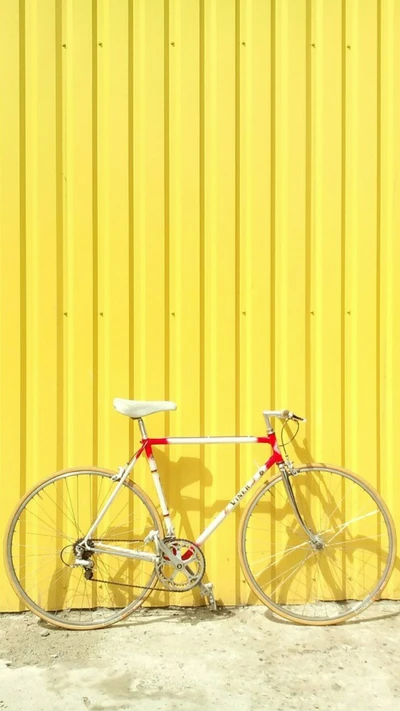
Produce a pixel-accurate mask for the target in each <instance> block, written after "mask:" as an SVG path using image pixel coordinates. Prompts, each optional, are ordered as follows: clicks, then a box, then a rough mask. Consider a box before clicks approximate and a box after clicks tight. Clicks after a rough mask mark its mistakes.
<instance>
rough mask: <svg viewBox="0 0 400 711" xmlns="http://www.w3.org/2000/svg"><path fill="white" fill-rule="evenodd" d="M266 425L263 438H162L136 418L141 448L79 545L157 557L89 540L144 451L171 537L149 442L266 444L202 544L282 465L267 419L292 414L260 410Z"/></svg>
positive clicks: (155, 534)
mask: <svg viewBox="0 0 400 711" xmlns="http://www.w3.org/2000/svg"><path fill="white" fill-rule="evenodd" d="M263 415H264V418H265V421H266V425H267V436H266V437H240V436H239V437H235V436H233V437H164V438H149V437H148V435H147V432H146V428H145V425H144V422H143V420H142V419H141V418H138V424H139V428H140V432H141V434H142V440H141V447H140V449H139V450H138V451H137V452H136V453H135V454H134V455H133V457H132V459H131V460H130V461H129V462H128V463H127V464H126V465H125V467H121V468H120V470H119V472H118V474H116V475H115V477H114V480H115V481H116V482H118V483H117V486H116V487H115V489H114V491H113V492H112V494H111V495H110V497H109V498H108V500H107V501H106V502H105V504H104V505H103V507H102V509H101V510H100V512H99V514H98V516H97V518H96V519H95V521H93V524H92V525H91V527H90V529H89V531H88V532H87V534H86V536H85V537H84V539H83V540H82V541H81V545H82V546H84V547H85V548H86V550H89V551H91V552H94V553H104V552H105V551H107V553H109V554H111V555H113V554H115V555H118V556H120V555H121V554H123V555H125V556H126V557H127V558H136V559H139V560H146V561H150V562H154V563H155V562H156V561H157V560H158V555H157V554H155V553H145V552H144V551H132V550H128V549H127V548H121V547H116V546H108V545H105V544H104V543H100V542H97V541H96V544H95V545H93V543H91V542H90V539H91V536H92V535H93V533H94V531H95V530H96V528H97V526H98V525H99V523H100V521H101V520H102V518H103V517H104V516H105V514H106V513H107V511H108V509H109V508H110V506H111V504H112V503H113V501H114V499H115V498H116V497H117V496H118V493H119V491H120V489H121V488H122V486H123V485H124V482H125V481H126V480H127V478H128V477H129V475H130V473H131V471H132V470H133V468H134V466H135V464H136V462H137V460H138V459H139V457H140V456H141V455H142V454H143V452H144V453H145V456H146V458H147V461H148V464H149V468H150V472H151V474H152V477H153V482H154V486H155V489H156V492H157V496H158V500H159V503H160V508H161V511H162V514H163V518H164V521H165V528H166V532H167V536H171V537H174V536H175V529H174V526H173V523H172V520H171V516H170V512H169V509H168V505H167V501H166V498H165V494H164V490H163V488H162V484H161V480H160V475H159V473H158V469H157V464H156V460H155V458H154V454H153V450H152V447H153V445H169V444H255V443H259V444H269V445H270V446H271V447H272V450H273V452H272V455H271V457H270V458H269V459H268V460H267V461H266V462H265V464H263V465H262V466H261V467H259V469H258V470H257V471H256V472H255V474H254V475H253V476H252V477H251V479H249V480H248V481H247V482H246V483H245V485H244V486H243V487H242V488H241V489H240V490H239V491H238V492H237V493H236V494H235V496H234V497H233V499H231V500H230V501H229V503H228V504H227V505H226V506H225V508H224V509H223V510H222V511H221V512H220V513H219V514H218V515H217V516H216V517H215V518H214V519H213V520H212V521H211V523H210V524H209V526H207V527H206V528H205V529H204V531H203V532H202V533H201V534H200V536H199V537H198V538H197V539H196V541H195V543H196V545H197V546H202V545H203V543H204V542H205V541H206V540H207V538H209V537H210V536H211V534H212V533H214V531H215V530H216V529H217V528H218V526H220V525H221V523H222V521H224V519H225V518H226V517H227V516H229V514H231V513H232V511H234V510H235V508H236V507H237V506H238V504H239V503H240V501H241V500H242V499H243V497H244V496H246V495H247V494H248V493H249V491H250V489H252V487H253V486H254V485H255V484H256V483H257V482H258V481H259V480H260V479H261V477H262V476H263V475H264V474H265V472H266V471H268V470H269V469H270V468H271V467H272V466H273V465H274V464H277V465H278V466H279V467H280V468H281V467H284V466H285V464H284V460H283V457H282V455H281V452H280V449H279V445H278V441H277V438H276V435H275V432H274V430H273V428H272V427H271V422H270V419H269V418H270V417H271V416H275V417H287V416H288V415H292V413H289V412H288V411H287V410H268V411H265V412H264V413H263ZM157 539H158V531H151V532H150V533H149V534H148V536H147V538H146V539H145V542H149V541H151V540H154V541H157ZM158 543H159V545H160V546H161V547H163V544H162V541H159V540H158ZM168 555H169V557H170V559H171V560H172V562H179V561H178V560H177V559H176V561H175V559H174V556H173V555H172V552H171V550H169V549H168ZM78 564H81V565H85V562H78Z"/></svg>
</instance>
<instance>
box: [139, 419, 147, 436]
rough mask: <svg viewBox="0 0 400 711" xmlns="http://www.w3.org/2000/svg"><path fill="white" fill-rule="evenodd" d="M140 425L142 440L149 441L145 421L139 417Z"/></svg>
mask: <svg viewBox="0 0 400 711" xmlns="http://www.w3.org/2000/svg"><path fill="white" fill-rule="evenodd" d="M138 425H139V429H140V433H141V435H142V438H143V439H148V438H149V437H148V434H147V432H146V428H145V426H144V422H143V420H142V418H141V417H138Z"/></svg>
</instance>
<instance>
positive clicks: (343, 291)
mask: <svg viewBox="0 0 400 711" xmlns="http://www.w3.org/2000/svg"><path fill="white" fill-rule="evenodd" d="M346 33H347V23H346V0H342V186H341V188H342V196H341V200H342V212H341V278H342V280H341V354H342V355H341V370H342V391H341V401H342V402H341V412H340V427H341V464H342V465H344V463H345V461H346V278H345V277H346V204H347V201H346V185H347V171H346V154H347V135H346V117H347V103H346V82H347V54H346V52H347V47H346V41H347V38H346Z"/></svg>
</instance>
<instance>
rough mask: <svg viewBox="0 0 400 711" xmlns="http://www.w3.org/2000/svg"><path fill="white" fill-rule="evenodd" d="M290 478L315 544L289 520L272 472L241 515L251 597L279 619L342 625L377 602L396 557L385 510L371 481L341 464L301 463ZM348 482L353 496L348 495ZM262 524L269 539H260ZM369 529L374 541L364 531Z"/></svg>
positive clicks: (391, 525) (242, 554)
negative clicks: (327, 482) (324, 484)
mask: <svg viewBox="0 0 400 711" xmlns="http://www.w3.org/2000/svg"><path fill="white" fill-rule="evenodd" d="M321 474H324V475H325V474H326V475H327V476H330V477H331V479H330V483H332V481H333V479H335V487H334V488H333V487H326V488H323V487H322V478H321ZM338 477H340V479H338ZM290 482H291V484H292V488H293V491H294V494H295V497H296V501H297V504H298V506H299V509H300V513H301V514H302V516H303V517H304V520H305V522H306V524H307V525H308V527H309V528H311V530H312V531H313V532H314V533H317V534H318V535H319V537H320V540H321V542H322V547H321V549H320V550H317V549H316V548H315V546H313V545H312V544H311V543H310V540H309V538H308V537H307V535H306V534H305V533H304V531H303V529H302V528H301V526H300V524H299V523H298V521H297V519H296V518H295V515H294V512H293V509H292V507H291V505H290V503H289V501H288V498H287V496H286V490H285V489H284V484H283V480H282V475H281V473H278V474H277V475H276V476H275V477H274V478H273V479H271V480H270V481H269V482H267V483H266V484H265V485H264V486H263V487H261V488H260V489H259V490H258V491H257V492H256V493H255V494H254V496H253V497H252V499H251V500H250V502H249V504H248V506H247V508H246V509H245V511H244V513H243V516H242V519H241V523H240V527H239V532H238V548H239V559H240V563H241V567H242V570H243V573H244V575H245V578H246V580H247V582H248V584H249V586H250V588H251V589H252V591H253V592H254V594H255V595H256V596H257V598H258V599H259V600H261V602H263V603H264V604H265V605H267V606H268V607H269V608H270V609H271V611H272V612H274V613H276V614H277V615H279V616H280V617H283V618H285V619H287V620H290V621H291V622H296V623H300V624H307V625H332V624H337V623H339V622H344V621H346V620H348V619H350V618H352V617H354V616H355V615H357V614H359V613H360V612H362V611H363V610H365V609H366V608H367V607H368V606H369V605H370V604H371V603H372V602H373V601H374V600H376V599H378V598H379V597H380V596H381V594H382V591H383V589H384V587H385V585H386V583H387V582H388V580H389V578H390V575H391V572H392V570H393V567H394V564H395V558H396V532H395V528H394V523H393V520H392V517H391V514H390V512H389V510H388V508H387V506H386V504H385V503H384V501H383V499H382V498H381V496H380V495H379V494H378V492H377V491H375V489H374V488H373V487H372V486H370V485H369V484H368V483H367V482H366V481H364V480H363V479H361V477H359V476H358V475H356V474H354V473H353V472H349V471H348V470H346V469H342V468H341V467H335V466H330V465H327V464H314V463H313V464H309V465H306V466H302V467H300V468H299V469H297V470H296V475H295V476H293V475H291V476H290ZM352 486H353V487H356V488H355V490H354V491H355V495H354V496H352V497H349V493H350V488H351V487H352ZM358 505H359V506H360V510H359V511H357V507H358ZM361 507H362V510H361ZM365 507H367V508H365ZM368 507H370V509H371V510H369V508H368ZM328 509H329V510H330V513H329V511H328V513H327V510H328ZM318 511H320V523H319V526H318V525H317V523H316V522H317V519H318ZM346 512H347V513H346ZM330 515H332V517H333V519H334V520H333V528H332V523H329V522H328V521H329V516H330ZM346 518H347V519H348V520H343V519H346ZM322 519H323V520H324V523H323V525H322ZM325 521H326V523H325ZM255 524H257V525H255ZM267 529H269V533H270V536H269V537H267V536H265V535H263V536H262V537H260V535H259V534H260V531H261V532H264V533H267ZM318 529H320V530H318ZM321 529H322V530H321ZM374 531H375V532H376V536H375V538H374V536H373V535H369V533H370V532H372V533H373V532H374ZM285 537H286V541H285V542H284V543H283V539H284V538H285ZM281 540H282V545H281V543H280V541H281ZM378 540H379V543H377V541H378ZM257 541H258V542H257ZM300 541H301V542H300ZM288 543H294V545H292V546H290V547H288ZM319 545H320V544H319ZM285 546H286V547H285ZM260 555H261V558H260V557H259V556H260ZM255 556H258V559H257V558H255ZM264 562H266V563H267V565H266V566H264ZM260 564H261V567H260ZM374 571H375V572H374ZM284 576H286V577H284ZM367 576H369V577H370V579H371V583H370V584H369V587H368V589H367V587H366V580H367ZM375 578H376V579H375ZM302 591H303V593H304V599H303V598H301V595H302Z"/></svg>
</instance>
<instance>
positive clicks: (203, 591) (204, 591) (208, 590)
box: [199, 583, 217, 612]
mask: <svg viewBox="0 0 400 711" xmlns="http://www.w3.org/2000/svg"><path fill="white" fill-rule="evenodd" d="M199 588H200V595H201V596H202V597H205V598H207V601H208V605H209V607H210V608H211V610H213V611H214V612H216V610H217V603H216V601H215V597H214V585H213V584H212V583H200V585H199Z"/></svg>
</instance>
